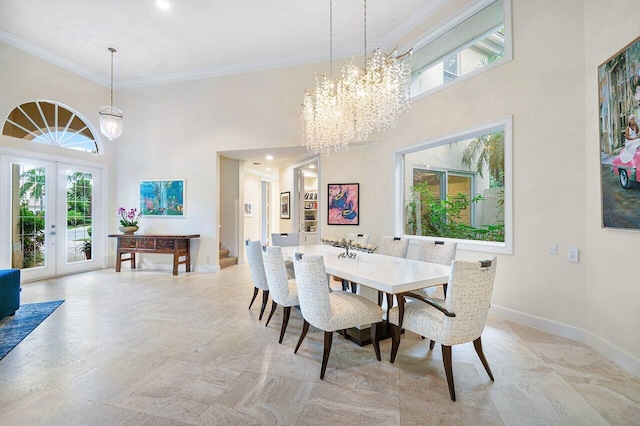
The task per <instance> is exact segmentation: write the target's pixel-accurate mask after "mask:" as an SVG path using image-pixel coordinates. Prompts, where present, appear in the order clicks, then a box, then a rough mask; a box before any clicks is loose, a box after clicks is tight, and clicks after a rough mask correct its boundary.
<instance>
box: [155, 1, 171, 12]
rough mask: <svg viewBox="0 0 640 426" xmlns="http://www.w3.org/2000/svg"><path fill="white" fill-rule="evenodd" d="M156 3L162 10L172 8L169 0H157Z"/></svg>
mask: <svg viewBox="0 0 640 426" xmlns="http://www.w3.org/2000/svg"><path fill="white" fill-rule="evenodd" d="M156 5H157V6H158V7H159V8H160V9H162V10H169V9H171V4H169V2H168V1H167V0H156Z"/></svg>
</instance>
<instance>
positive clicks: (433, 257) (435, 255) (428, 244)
mask: <svg viewBox="0 0 640 426" xmlns="http://www.w3.org/2000/svg"><path fill="white" fill-rule="evenodd" d="M457 247H458V244H457V243H453V242H449V241H429V240H420V241H419V242H418V260H421V261H422V262H429V263H437V264H439V265H447V266H451V261H452V260H454V259H455V258H456V250H457Z"/></svg>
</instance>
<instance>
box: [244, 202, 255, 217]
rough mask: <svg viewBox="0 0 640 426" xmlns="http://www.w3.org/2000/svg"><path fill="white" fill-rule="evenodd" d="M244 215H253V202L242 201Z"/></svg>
mask: <svg viewBox="0 0 640 426" xmlns="http://www.w3.org/2000/svg"><path fill="white" fill-rule="evenodd" d="M244 217H253V203H244Z"/></svg>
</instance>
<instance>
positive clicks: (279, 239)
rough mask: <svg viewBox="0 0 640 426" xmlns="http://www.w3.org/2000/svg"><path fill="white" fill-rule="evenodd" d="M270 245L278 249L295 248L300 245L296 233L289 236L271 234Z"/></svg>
mask: <svg viewBox="0 0 640 426" xmlns="http://www.w3.org/2000/svg"><path fill="white" fill-rule="evenodd" d="M271 245H272V246H278V247H295V246H299V245H300V236H299V234H298V233H297V232H293V233H289V234H275V233H274V234H271Z"/></svg>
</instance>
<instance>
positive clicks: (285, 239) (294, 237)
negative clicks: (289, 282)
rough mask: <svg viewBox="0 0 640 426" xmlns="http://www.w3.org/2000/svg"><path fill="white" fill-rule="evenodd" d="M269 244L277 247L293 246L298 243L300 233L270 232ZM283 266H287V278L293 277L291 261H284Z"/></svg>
mask: <svg viewBox="0 0 640 426" xmlns="http://www.w3.org/2000/svg"><path fill="white" fill-rule="evenodd" d="M271 245H272V246H278V247H295V246H299V245H300V234H299V233H298V232H293V233H281V234H277V233H272V234H271ZM285 266H286V268H287V277H289V279H293V278H295V272H294V270H293V262H290V261H286V262H285Z"/></svg>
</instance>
